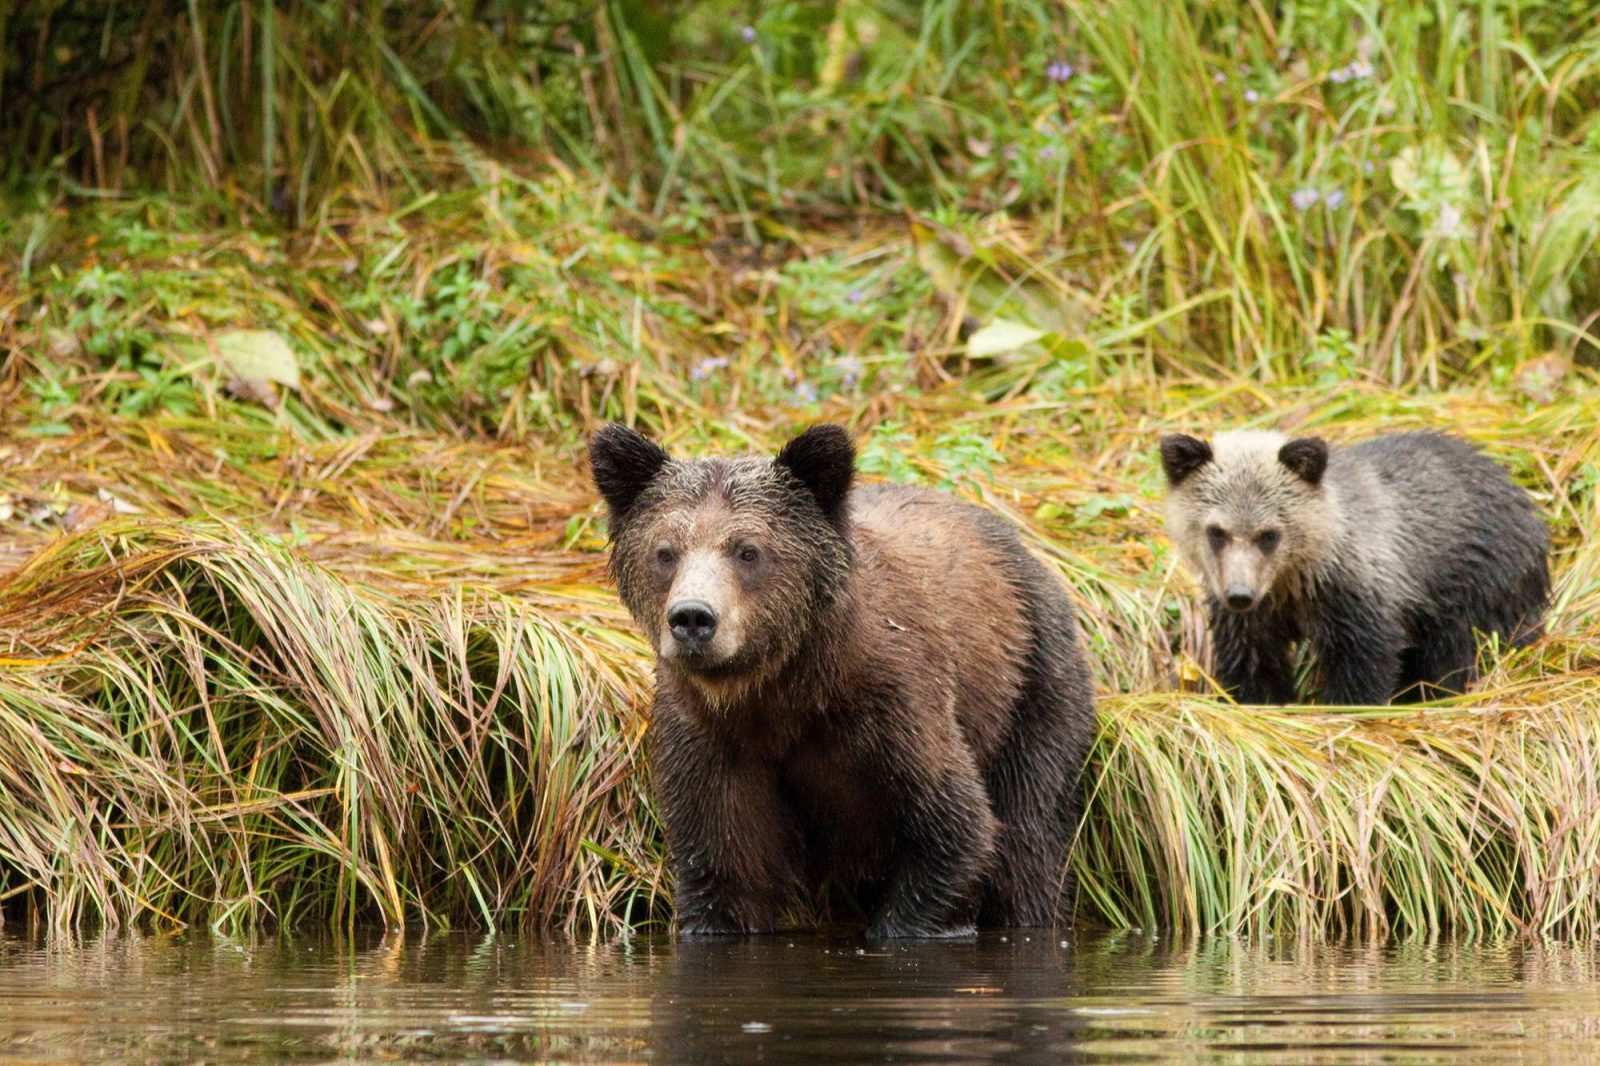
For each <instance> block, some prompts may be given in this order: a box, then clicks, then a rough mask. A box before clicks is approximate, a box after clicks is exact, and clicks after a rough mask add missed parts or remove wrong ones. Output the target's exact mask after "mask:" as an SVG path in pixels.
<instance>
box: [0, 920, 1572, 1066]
mask: <svg viewBox="0 0 1600 1066" xmlns="http://www.w3.org/2000/svg"><path fill="white" fill-rule="evenodd" d="M822 1058H832V1059H836V1060H838V1061H847V1062H868V1061H879V1062H977V1061H985V1060H1001V1061H1007V1062H1041V1063H1044V1062H1048V1063H1062V1062H1118V1063H1126V1062H1153V1061H1191V1062H1195V1061H1198V1062H1228V1063H1274V1064H1277V1063H1300V1062H1319V1063H1320V1062H1435V1061H1439V1060H1440V1059H1453V1060H1455V1061H1460V1062H1470V1063H1490V1062H1547V1061H1572V1062H1584V1061H1600V951H1597V949H1596V947H1595V946H1594V945H1583V946H1574V945H1551V944H1539V943H1527V942H1516V943H1506V944H1493V945H1476V946H1474V945H1453V944H1400V945H1364V946H1330V945H1315V944H1301V943H1293V942H1289V943H1265V944H1262V943H1244V942H1240V941H1233V940H1205V941H1200V942H1198V943H1193V944H1179V943H1172V942H1169V941H1167V940H1165V939H1161V938H1153V937H1148V936H1136V935H1122V934H1118V935H1105V934H1087V933H1079V934H1077V935H1076V936H1074V937H1073V938H1072V939H1070V940H1069V941H1062V940H1060V939H1059V938H1057V937H1040V936H1033V937H1019V936H1009V937H1002V936H999V935H994V934H986V935H984V936H983V937H981V938H979V939H977V940H969V941H962V942H945V943H926V942H923V943H901V944H895V945H893V946H887V947H886V946H882V945H869V944H866V943H865V942H863V941H860V940H858V939H854V938H851V937H848V936H811V935H807V936H778V937H772V938H765V939H760V940H736V941H725V940H711V941H687V942H674V941H672V940H668V939H664V938H638V939H635V940H633V941H631V942H629V943H626V944H608V945H589V944H573V943H559V942H539V941H536V940H531V939H525V938H520V937H511V936H504V935H502V936H498V937H489V936H468V935H463V934H447V935H432V936H428V935H416V934H411V935H407V936H405V937H398V936H384V937H376V936H375V937H368V938H361V937H357V938H354V939H353V940H339V939H330V938H312V939H306V938H262V939H257V940H228V939H221V938H217V937H210V936H199V935H192V934H190V935H183V936H175V937H164V938H157V937H142V938H134V937H125V936H118V937H102V938H96V939H88V940H83V941H59V940H57V941H49V940H35V939H28V938H20V937H16V936H9V937H0V1060H28V1061H41V1060H43V1061H83V1060H109V1059H116V1060H123V1061H126V1060H135V1061H173V1060H188V1061H222V1060H227V1061H240V1060H269V1059H270V1060H276V1061H284V1060H287V1061H297V1062H315V1061H327V1060H346V1061H374V1060H410V1061H417V1060H472V1061H494V1060H520V1061H525V1060H545V1061H548V1060H583V1061H615V1062H638V1061H649V1062H694V1063H700V1062H739V1063H743V1062H760V1061H785V1060H787V1061H814V1060H817V1059H822Z"/></svg>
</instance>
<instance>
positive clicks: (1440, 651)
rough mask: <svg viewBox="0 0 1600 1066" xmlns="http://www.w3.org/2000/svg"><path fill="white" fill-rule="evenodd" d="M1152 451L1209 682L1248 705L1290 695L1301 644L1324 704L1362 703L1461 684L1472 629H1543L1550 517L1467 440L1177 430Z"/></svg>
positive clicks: (1514, 633)
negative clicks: (1205, 434) (1202, 631)
mask: <svg viewBox="0 0 1600 1066" xmlns="http://www.w3.org/2000/svg"><path fill="white" fill-rule="evenodd" d="M1161 462H1162V466H1163V467H1164V469H1165V471H1166V475H1167V482H1168V485H1169V491H1168V497H1167V518H1168V530H1169V533H1170V535H1171V537H1172V540H1173V542H1174V543H1175V544H1176V545H1177V547H1178V549H1179V551H1180V553H1181V554H1182V556H1183V558H1184V559H1185V561H1186V562H1187V563H1188V565H1189V566H1190V567H1191V568H1192V569H1194V570H1195V571H1197V572H1198V573H1199V574H1201V575H1202V576H1203V578H1204V581H1205V586H1206V593H1207V597H1206V603H1207V607H1208V609H1209V612H1210V628H1211V641H1212V648H1213V651H1214V652H1215V656H1216V676H1217V680H1218V681H1219V682H1220V683H1221V684H1222V686H1223V687H1224V688H1226V689H1227V690H1228V691H1229V692H1230V693H1231V694H1232V695H1233V697H1234V698H1235V699H1237V700H1238V701H1239V702H1241V703H1291V702H1293V701H1294V699H1295V678H1294V668H1293V666H1292V663H1291V658H1290V647H1291V645H1292V644H1294V643H1295V642H1296V641H1299V640H1301V639H1307V640H1309V642H1310V645H1311V649H1312V651H1313V652H1314V653H1315V658H1316V661H1317V666H1318V668H1319V671H1320V673H1321V679H1322V687H1321V701H1322V702H1324V703H1340V704H1361V705H1369V706H1370V705H1378V704H1385V703H1388V702H1390V700H1391V699H1392V700H1395V701H1397V702H1410V701H1414V700H1425V699H1434V698H1437V697H1439V696H1441V695H1443V694H1446V693H1459V692H1461V691H1463V690H1464V689H1465V688H1466V687H1467V685H1469V684H1470V683H1471V682H1472V681H1473V680H1474V679H1475V678H1476V676H1477V675H1476V671H1477V645H1476V640H1475V637H1474V632H1480V633H1485V634H1493V635H1494V636H1496V637H1498V638H1499V639H1500V640H1501V641H1503V642H1505V643H1507V644H1510V645H1513V646H1515V645H1521V644H1526V643H1528V642H1530V641H1532V640H1534V639H1535V638H1537V637H1538V635H1539V633H1540V631H1541V619H1542V615H1543V612H1544V608H1545V603H1546V601H1547V600H1548V599H1549V595H1550V572H1549V566H1548V561H1547V554H1548V540H1549V538H1548V534H1547V532H1546V530H1545V526H1544V523H1543V522H1542V521H1541V520H1540V518H1539V516H1538V514H1537V513H1536V512H1535V510H1534V507H1533V503H1532V501H1531V500H1529V498H1528V495H1527V493H1525V492H1524V491H1523V490H1522V489H1520V488H1518V487H1517V486H1516V485H1515V484H1513V483H1512V481H1511V479H1510V478H1508V477H1507V476H1506V474H1505V472H1504V471H1502V470H1501V469H1500V468H1499V467H1498V466H1496V465H1495V464H1494V462H1492V461H1491V460H1490V459H1488V458H1487V457H1485V456H1484V455H1483V454H1482V453H1481V452H1479V451H1478V450H1477V449H1476V448H1474V447H1473V446H1472V445H1470V444H1468V443H1467V442H1465V441H1463V440H1460V439H1457V438H1455V437H1450V436H1446V435H1445V434H1442V433H1434V432H1417V433H1397V434H1392V435H1389V436H1382V437H1376V438H1374V439H1371V440H1367V441H1363V442H1361V443H1359V444H1352V445H1349V446H1347V447H1341V448H1332V449H1330V448H1329V447H1328V445H1327V443H1326V442H1324V441H1323V440H1321V439H1320V438H1318V437H1300V438H1296V439H1294V440H1290V439H1288V438H1286V437H1284V436H1283V435H1282V434H1278V433H1269V432H1264V431H1238V432H1232V433H1223V434H1220V435H1218V437H1217V438H1216V441H1215V443H1214V444H1207V443H1206V442H1205V441H1202V440H1198V439H1196V438H1194V437H1190V436H1184V435H1172V436H1167V437H1163V438H1162V440H1161Z"/></svg>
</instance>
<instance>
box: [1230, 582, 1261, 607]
mask: <svg viewBox="0 0 1600 1066" xmlns="http://www.w3.org/2000/svg"><path fill="white" fill-rule="evenodd" d="M1224 598H1225V599H1226V600H1227V603H1228V610H1230V611H1248V610H1249V609H1250V608H1252V607H1254V606H1255V605H1256V590H1255V589H1253V588H1251V587H1250V586H1249V585H1229V586H1228V590H1227V594H1226V596H1225V597H1224Z"/></svg>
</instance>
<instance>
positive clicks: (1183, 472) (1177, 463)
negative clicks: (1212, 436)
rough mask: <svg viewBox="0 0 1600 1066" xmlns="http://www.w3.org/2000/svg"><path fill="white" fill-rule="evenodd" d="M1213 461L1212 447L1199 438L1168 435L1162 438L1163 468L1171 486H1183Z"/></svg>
mask: <svg viewBox="0 0 1600 1066" xmlns="http://www.w3.org/2000/svg"><path fill="white" fill-rule="evenodd" d="M1210 461H1211V445H1209V444H1207V443H1206V442H1205V441H1203V440H1201V439H1200V438H1199V437H1191V436H1188V435H1187V434H1184V433H1168V434H1167V435H1166V436H1165V437H1162V438H1161V468H1162V469H1163V470H1165V471H1166V472H1167V483H1168V484H1169V485H1174V486H1177V485H1181V484H1183V482H1184V479H1185V478H1187V477H1188V476H1189V475H1190V474H1192V473H1194V472H1195V471H1196V470H1199V469H1200V468H1201V467H1202V466H1205V465H1206V464H1207V463H1209V462H1210Z"/></svg>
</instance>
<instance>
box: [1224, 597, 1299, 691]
mask: <svg viewBox="0 0 1600 1066" xmlns="http://www.w3.org/2000/svg"><path fill="white" fill-rule="evenodd" d="M1206 610H1207V612H1208V616H1209V618H1210V622H1211V650H1212V653H1213V655H1214V656H1215V661H1216V666H1215V669H1216V675H1217V682H1218V683H1219V684H1220V685H1221V686H1222V687H1223V688H1224V689H1226V690H1227V693H1228V695H1230V696H1232V697H1233V699H1234V702H1236V703H1255V704H1280V705H1281V704H1285V703H1293V702H1294V701H1295V691H1294V667H1293V665H1292V664H1291V663H1290V659H1289V646H1290V644H1292V643H1293V642H1294V640H1295V638H1296V636H1297V635H1298V634H1297V633H1296V632H1295V629H1294V626H1293V624H1292V623H1291V622H1290V620H1289V619H1288V618H1287V617H1285V616H1284V615H1283V614H1281V613H1279V612H1276V611H1273V610H1271V609H1270V608H1269V607H1267V606H1265V605H1263V606H1261V607H1258V608H1257V609H1256V610H1254V611H1249V612H1245V613H1241V612H1239V611H1230V610H1228V608H1226V607H1224V606H1223V605H1222V604H1221V603H1219V602H1218V601H1217V600H1216V598H1215V597H1207V599H1206Z"/></svg>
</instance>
